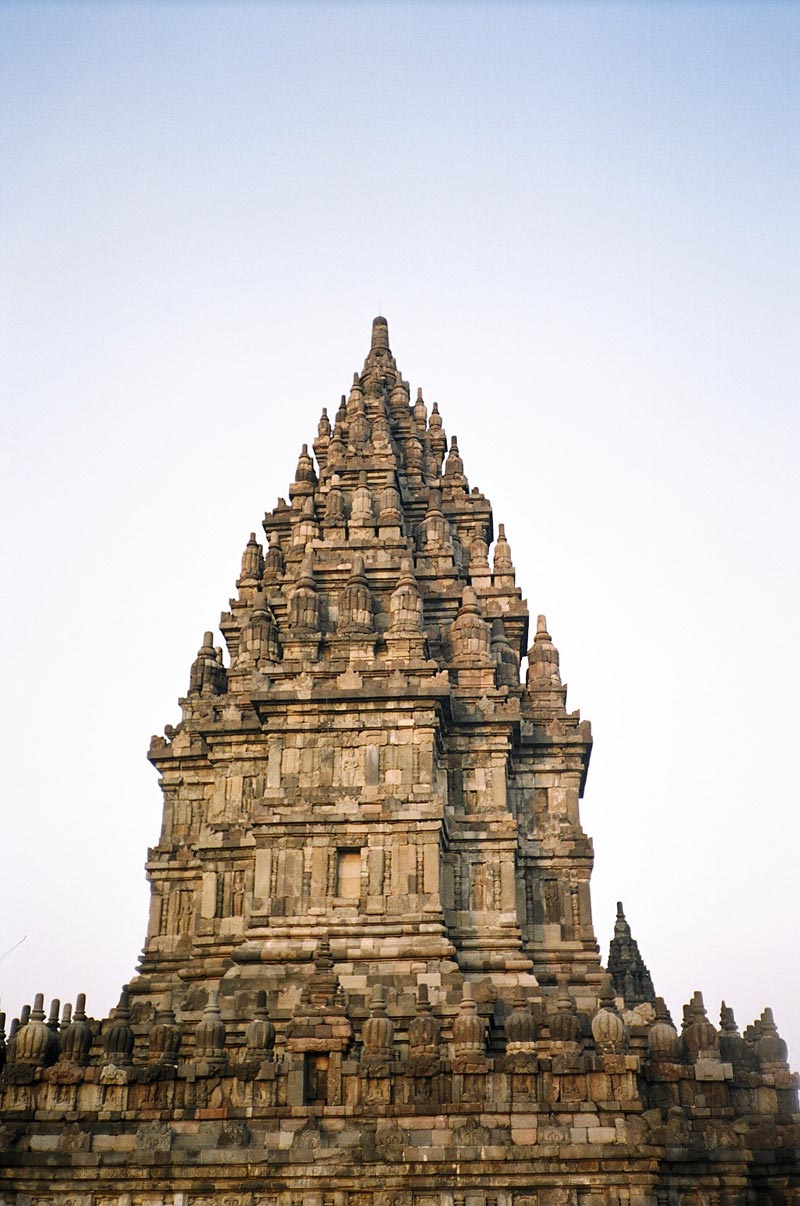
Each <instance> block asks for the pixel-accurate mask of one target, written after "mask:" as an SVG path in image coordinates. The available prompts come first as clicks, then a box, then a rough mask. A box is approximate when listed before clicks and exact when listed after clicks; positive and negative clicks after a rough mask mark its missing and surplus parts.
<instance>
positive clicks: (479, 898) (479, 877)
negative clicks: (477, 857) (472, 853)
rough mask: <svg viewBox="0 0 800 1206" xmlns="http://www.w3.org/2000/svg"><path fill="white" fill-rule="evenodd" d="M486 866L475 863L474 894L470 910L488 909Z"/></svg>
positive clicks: (473, 876)
mask: <svg viewBox="0 0 800 1206" xmlns="http://www.w3.org/2000/svg"><path fill="white" fill-rule="evenodd" d="M486 887H487V885H486V864H485V863H475V864H474V866H473V869H472V892H471V894H470V902H469V903H470V908H471V909H476V910H478V911H481V910H482V909H485V908H486Z"/></svg>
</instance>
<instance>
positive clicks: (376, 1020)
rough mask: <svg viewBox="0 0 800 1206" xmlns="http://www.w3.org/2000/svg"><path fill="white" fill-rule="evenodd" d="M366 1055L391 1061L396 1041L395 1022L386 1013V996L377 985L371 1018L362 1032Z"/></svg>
mask: <svg viewBox="0 0 800 1206" xmlns="http://www.w3.org/2000/svg"><path fill="white" fill-rule="evenodd" d="M361 1039H362V1042H363V1044H364V1055H365V1056H367V1057H372V1058H380V1059H389V1058H391V1054H392V1043H393V1041H394V1022H393V1021H392V1019H391V1018H390V1017H389V1015H388V1013H387V1012H386V994H385V991H384V989H383V988H382V986H381V985H377V986H376V987H375V989H374V990H373V993H372V1000H371V1001H370V1016H369V1017H368V1018H367V1020H366V1021H365V1022H364V1025H363V1027H362V1030H361Z"/></svg>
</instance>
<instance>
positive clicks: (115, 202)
mask: <svg viewBox="0 0 800 1206" xmlns="http://www.w3.org/2000/svg"><path fill="white" fill-rule="evenodd" d="M798 62H800V5H796V4H764V3H759V4H753V5H748V4H723V3H717V4H711V3H705V4H686V5H681V4H666V3H663V4H635V3H626V4H601V3H596V4H591V5H578V4H574V5H573V4H566V3H560V4H535V3H531V4H521V3H518V4H502V3H495V4H479V3H476V4H456V3H451V4H434V3H429V4H416V5H414V4H399V3H396V4H382V5H381V4H368V3H361V4H342V5H339V4H320V5H304V4H298V3H293V4H286V5H277V4H276V5H270V4H255V3H252V4H241V5H238V4H233V3H228V4H197V3H192V4H186V5H177V4H173V5H168V4H144V3H142V4H130V5H118V4H113V3H109V4H102V5H100V4H97V5H81V4H75V3H71V4H44V3H41V4H34V3H32V4H13V3H5V4H4V5H3V6H2V8H0V299H1V301H0V304H1V305H2V311H1V312H0V341H2V342H0V391H1V392H0V407H2V458H3V459H2V463H1V464H0V472H1V473H2V490H3V501H4V512H5V516H6V523H5V525H4V555H3V559H2V563H1V564H2V570H0V572H1V573H2V577H3V583H2V585H3V590H2V596H1V597H2V607H3V615H2V619H3V632H4V635H5V655H4V665H5V672H6V680H5V685H6V689H5V691H4V692H3V711H4V720H3V729H2V731H3V734H4V738H5V741H6V745H7V750H8V753H7V758H6V765H5V774H4V786H5V790H6V808H5V810H4V811H5V814H6V815H5V820H4V828H3V835H4V842H3V844H4V856H3V858H4V874H3V882H2V887H0V895H1V896H2V901H1V902H0V906H1V907H0V918H2V920H0V954H2V951H4V950H5V949H6V948H7V947H10V946H11V945H12V944H13V943H14V942H15V941H17V939H18V938H19V937H21V936H22V934H23V933H27V935H28V937H27V939H26V941H25V943H24V944H23V946H21V947H20V948H19V949H18V950H17V951H15V952H14V953H13V954H12V955H9V956H8V957H6V958H5V959H3V961H2V963H0V997H2V999H3V1002H4V1005H5V1006H6V1007H7V1008H8V1010H9V1012H10V1013H14V1012H17V1011H18V1009H19V1007H20V1005H21V1004H22V1002H23V1001H24V1000H29V999H30V998H31V997H32V995H33V993H34V992H36V991H39V990H41V991H44V992H45V993H46V994H47V995H48V996H54V995H59V996H61V997H62V999H73V1000H74V996H75V994H76V993H77V992H78V991H81V990H85V991H87V992H88V993H89V1007H90V1009H91V1010H92V1011H93V1012H95V1013H97V1014H101V1013H103V1012H107V1010H108V1008H109V1007H110V1006H111V1004H112V1003H113V1001H114V1000H115V997H116V993H117V991H118V988H119V985H120V984H121V983H122V982H123V981H124V980H125V979H126V978H128V977H129V976H130V974H131V972H132V970H133V965H134V961H135V957H136V954H137V951H138V949H139V946H140V944H141V940H142V938H143V935H144V928H145V916H146V902H147V889H146V885H145V882H144V876H143V873H142V869H141V867H142V862H143V860H144V856H145V851H146V847H147V846H148V845H149V844H152V843H154V842H155V841H156V839H157V837H158V829H159V816H160V797H159V792H158V789H157V786H156V776H155V773H154V772H153V771H152V770H151V769H150V768H149V766H148V765H147V763H146V761H145V757H144V754H145V750H146V747H147V743H148V738H149V735H150V733H151V732H154V731H155V732H158V731H160V730H161V728H162V726H163V725H164V724H165V723H167V722H174V721H175V719H176V716H177V707H176V702H175V701H176V699H177V697H178V695H179V694H182V693H183V692H184V690H185V688H186V684H187V676H188V668H189V664H190V662H191V659H192V657H193V655H194V652H195V650H196V648H197V645H198V643H199V641H200V638H201V636H202V633H203V630H204V629H205V628H207V627H210V626H212V625H215V624H216V621H217V618H218V615H219V612H220V610H221V609H222V608H223V607H225V606H226V605H227V599H228V597H229V595H230V594H231V593H232V591H233V586H234V580H235V577H236V572H237V568H238V561H239V555H240V552H241V548H242V546H243V544H244V542H245V540H246V538H247V534H248V532H249V531H250V530H251V529H252V528H254V527H255V528H258V526H259V521H260V518H261V516H262V515H263V512H264V510H265V509H266V508H267V507H271V506H272V505H273V504H274V502H275V498H276V497H277V495H278V494H285V493H286V490H287V486H288V482H289V480H290V479H291V476H292V472H293V469H294V465H295V463H296V457H297V453H298V450H299V447H300V444H301V443H302V442H303V441H306V440H309V439H310V438H311V437H312V436H313V434H314V432H315V429H316V421H317V418H318V415H319V411H320V408H321V407H322V406H323V405H327V406H328V407H329V409H330V407H331V406H332V405H333V406H335V405H336V403H337V401H338V397H339V395H340V393H341V392H342V391H343V390H345V389H346V388H347V386H348V383H349V380H350V378H351V375H352V372H353V370H354V369H356V368H360V366H361V362H362V360H363V356H364V354H365V352H366V348H367V343H368V338H369V330H370V322H371V319H372V317H373V315H374V314H376V313H378V311H379V308H380V309H381V310H382V312H383V313H385V314H386V315H387V317H388V319H389V324H390V334H391V341H392V347H393V350H394V351H395V354H396V355H397V358H398V360H399V363H400V366H401V368H402V369H403V371H404V374H405V376H406V377H407V378H409V379H410V381H411V383H412V385H413V386H415V387H416V386H417V385H422V386H423V388H424V389H425V394H426V398H427V399H428V400H429V402H431V401H434V400H437V401H438V402H439V404H440V406H441V409H442V413H443V417H444V421H445V426H446V428H447V430H448V432H449V433H450V434H452V433H456V434H457V435H458V436H459V445H460V447H461V450H462V454H463V456H464V460H465V464H466V470H467V474H468V476H469V478H470V482H471V484H472V485H478V486H479V487H480V488H481V489H482V490H484V491H485V492H486V493H487V494H488V495H489V497H490V498H491V499H492V500H493V502H494V504H495V519H496V521H499V522H505V524H506V527H507V531H508V535H509V538H510V540H511V543H512V550H513V553H514V559H515V562H516V565H517V572H518V581H519V582H520V584H521V586H522V589H523V593H524V594H525V595H526V597H527V599H528V601H529V605H530V608H531V611H532V612H533V613H534V614H536V612H539V611H545V612H546V613H547V615H548V620H549V625H550V630H551V632H552V633H553V636H554V639H555V641H556V643H557V644H558V646H559V647H560V649H561V655H562V666H563V669H564V672H565V677H566V678H567V679H568V681H569V683H570V701H571V705H572V706H573V707H580V708H581V710H582V712H583V714H584V715H585V716H587V717H588V718H589V719H591V720H592V722H593V724H594V729H595V738H596V744H595V750H594V754H593V759H592V767H591V771H590V775H589V783H588V790H587V795H586V799H585V800H584V803H583V820H584V825H585V827H586V829H587V831H588V832H589V833H591V834H592V835H593V836H594V838H595V846H596V871H595V878H594V883H595V892H594V901H595V920H596V926H597V931H598V937H599V939H600V942H601V945H602V948H603V951H604V953H605V952H606V951H607V944H608V939H609V936H610V931H611V927H612V924H613V916H614V902H615V901H616V900H617V899H618V898H620V897H621V898H622V899H623V900H624V901H625V904H626V906H627V910H628V915H629V919H630V921H631V924H632V926H633V929H634V934H635V935H636V937H637V938H638V939H639V941H640V944H641V947H642V950H643V953H644V956H645V958H646V960H647V961H648V963H649V965H650V969H651V971H652V973H653V978H654V980H655V983H656V987H657V989H658V991H660V992H662V993H663V994H664V995H665V996H666V997H667V1000H668V1004H669V1005H670V1007H671V1008H672V1009H673V1012H674V1013H675V1014H676V1015H679V1013H680V1006H681V1004H682V1002H683V1001H685V1000H688V998H689V997H690V995H691V993H692V991H693V990H694V989H695V988H701V989H703V990H704V992H705V994H706V1000H707V1004H708V1006H709V1011H710V1013H711V1014H712V1017H714V1018H715V1019H716V1017H717V1011H718V1007H719V999H720V997H722V996H724V997H725V999H726V1000H727V1001H728V1003H729V1004H732V1005H733V1006H734V1008H735V1010H736V1013H737V1018H738V1020H739V1022H740V1024H742V1025H744V1024H746V1023H747V1022H749V1021H750V1020H752V1017H753V1016H754V1014H755V1013H756V1012H757V1011H759V1012H760V1010H761V1009H762V1008H763V1006H764V1005H765V1004H771V1005H772V1006H773V1007H774V1009H775V1012H776V1018H777V1021H778V1024H779V1026H780V1027H781V1029H782V1031H783V1032H784V1034H785V1035H786V1037H787V1038H788V1039H789V1041H790V1043H791V1044H792V1049H793V1053H794V1061H795V1065H797V1063H798V1061H799V1060H800V1024H798V1022H797V1020H796V1019H797V1013H798V1010H797V1004H798V998H800V960H798V958H797V940H796V924H797V923H796V917H797V855H796V850H797V841H798V837H800V824H799V823H798V819H797V787H796V783H795V775H794V755H795V748H796V744H797V736H796V734H797V732H798V725H799V724H800V706H799V705H798V698H800V685H799V684H798V663H799V662H800V646H799V642H798V623H797V616H798V613H800V575H799V574H798V565H797V551H796V550H797V526H798V524H797V513H798V485H797V480H798V473H797V445H798V425H799V424H798V404H797V394H798V385H797V383H798V378H799V377H800V352H799V351H798V346H799V344H798V337H797V329H798V317H799V316H798V309H799V308H800V307H799V305H798V297H799V296H800V289H799V286H800V281H799V280H798V277H799V276H800V248H799V246H798V244H799V242H800V224H799V223H798V216H797V215H798V213H800V151H799V148H798V130H800V97H799V95H798V94H799V92H800V83H799V81H800V73H799V72H798V68H797V64H798Z"/></svg>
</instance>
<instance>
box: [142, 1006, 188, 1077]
mask: <svg viewBox="0 0 800 1206" xmlns="http://www.w3.org/2000/svg"><path fill="white" fill-rule="evenodd" d="M180 1045H181V1028H180V1026H179V1025H178V1023H177V1020H176V1018H175V1012H174V1010H173V1009H171V1008H166V1009H160V1010H159V1011H158V1013H157V1014H156V1020H155V1021H154V1022H153V1025H152V1026H151V1028H150V1038H149V1041H148V1048H147V1056H148V1059H149V1060H150V1063H153V1064H162V1065H164V1066H165V1067H170V1068H175V1067H177V1065H178V1052H179V1050H180Z"/></svg>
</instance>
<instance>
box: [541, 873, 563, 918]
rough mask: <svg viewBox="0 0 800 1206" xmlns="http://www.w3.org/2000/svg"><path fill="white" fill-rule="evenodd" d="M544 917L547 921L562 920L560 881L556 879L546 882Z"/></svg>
mask: <svg viewBox="0 0 800 1206" xmlns="http://www.w3.org/2000/svg"><path fill="white" fill-rule="evenodd" d="M544 915H545V919H546V920H547V921H551V922H559V921H560V920H561V900H560V893H559V890H558V881H557V880H555V879H546V880H545V881H544Z"/></svg>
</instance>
